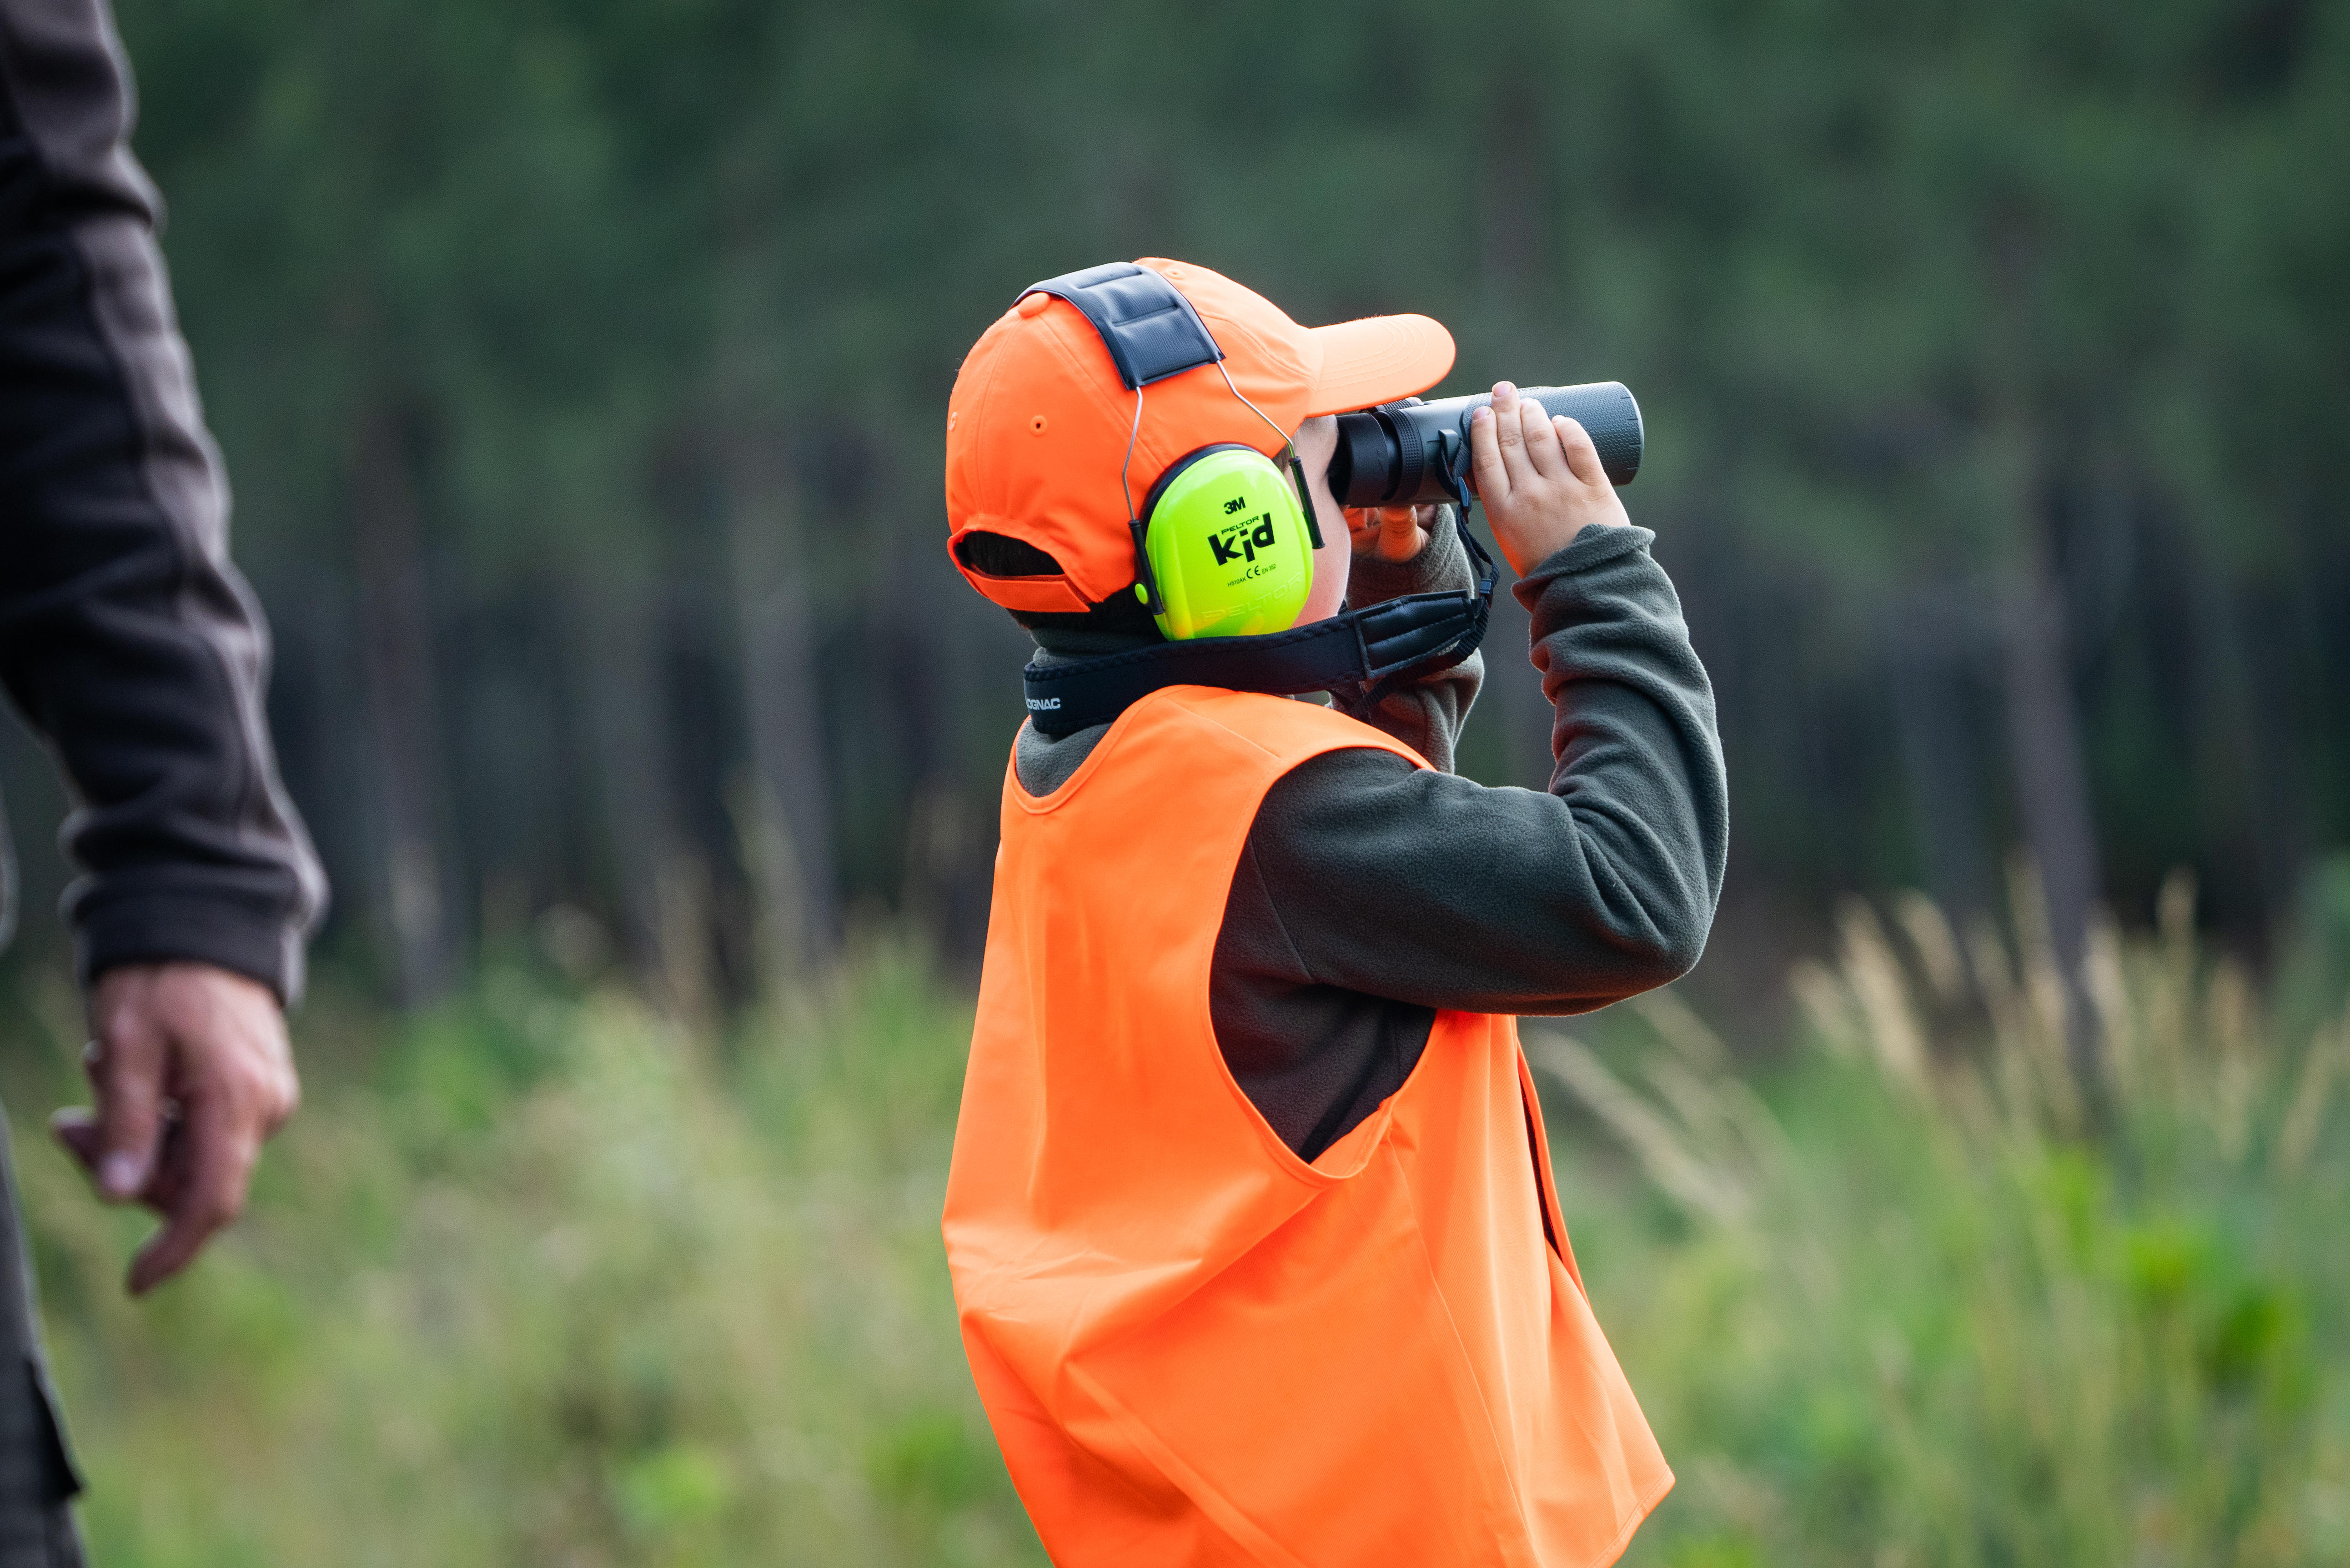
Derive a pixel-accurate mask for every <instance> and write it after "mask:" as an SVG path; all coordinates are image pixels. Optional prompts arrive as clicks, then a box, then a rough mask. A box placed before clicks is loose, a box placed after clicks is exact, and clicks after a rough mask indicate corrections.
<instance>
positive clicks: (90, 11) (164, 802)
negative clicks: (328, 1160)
mask: <svg viewBox="0 0 2350 1568" xmlns="http://www.w3.org/2000/svg"><path fill="white" fill-rule="evenodd" d="M130 118H131V100H130V81H129V75H128V71H127V69H126V67H125V66H124V63H123V59H122V56H121V51H120V45H119V44H118V42H117V41H116V39H115V36H114V32H113V27H112V23H111V19H110V18H109V16H108V15H107V13H106V11H105V10H104V8H103V6H102V5H100V4H99V0H0V684H5V689H6V691H7V692H8V695H9V697H10V698H11V699H12V700H13V701H14V702H15V703H16V707H17V709H18V711H20V712H21V713H22V714H23V715H24V716H25V718H26V721H27V722H29V723H30V724H31V725H32V726H33V728H34V729H36V731H38V732H40V734H41V735H42V736H43V737H44V738H45V739H46V740H47V742H48V744H49V746H50V747H51V749H52V751H53V752H54V753H55V754H56V756H57V759H58V761H59V763H61V764H62V766H63V768H64V770H65V772H66V774H68V778H69V779H70V781H71V784H72V786H73V791H74V794H75V798H76V809H75V811H74V812H73V815H71V817H70V818H69V819H68V823H67V826H66V830H65V843H66V847H67V850H68V853H69V854H70V855H71V856H72V857H73V858H74V859H75V861H76V862H77V863H78V866H79V867H80V869H81V871H82V876H81V877H79V878H78V880H77V881H76V882H75V883H74V885H73V887H72V888H71V889H70V890H69V891H68V895H67V909H68V914H69V916H70V918H71V919H72V920H73V923H74V925H75V928H76V931H77V936H78V948H79V963H80V970H81V973H82V976H83V978H84V980H85V981H92V980H95V979H96V978H97V977H99V975H101V974H102V973H104V972H105V971H109V970H111V969H114V968H117V967H120V966H127V965H133V964H141V963H150V962H155V961H195V962H198V963H202V964H209V965H212V966H215V967H217V968H220V969H225V970H228V971H233V972H234V973H237V974H241V975H244V976H247V977H249V978H251V979H253V980H255V981H259V982H261V983H262V984H263V985H265V986H267V987H268V988H269V989H270V990H271V991H272V992H275V993H276V996H277V997H278V999H279V1000H280V1001H281V1002H283V1001H286V1000H289V999H291V998H292V997H293V996H294V995H295V994H296V992H298V991H299V990H300V987H301V983H302V946H303V941H304V939H305V937H306V936H307V932H308V930H309V929H310V927H311V926H312V924H313V923H314V922H315V921H316V919H317V915H318V913H319V910H320V909H321V908H322V906H323V903H324V899H325V895H326V887H325V880H324V878H323V877H322V876H321V874H320V872H319V868H318V865H317V857H316V856H315V855H314V854H313V853H312V850H311V847H310V845H309V841H308V838H307V836H306V834H305V833H304V831H303V828H302V826H301V823H300V820H299V818H298V817H297V816H296V814H295V812H294V809H293V807H292V805H290V804H289V803H288V801H287V800H286V794H285V791H284V789H283V788H282V786H281V785H280V784H279V782H278V778H277V769H276V760H275V758H274V756H273V754H272V752H271V747H270V742H269V736H268V732H267V729H266V727H265V719H264V714H263V693H264V690H265V684H266V679H267V665H268V639H267V633H266V630H265V627H264V625H263V622H262V618H261V614H260V611H259V609H258V607H256V606H255V603H254V601H253V597H252V595H251V593H250V591H249V590H248V589H247V588H246V587H245V585H244V580H243V579H242V578H241V577H240V576H238V574H237V572H236V569H235V568H234V566H232V565H231V564H230V562H229V559H228V550H227V514H228V493H227V488H226V484H225V482H224V479H223V476H222V472H221V467H220V462H219V458H218V455H217V454H216V452H214V451H213V445H212V441H211V439H210V437H209V436H208V435H207V433H206V431H205V430H204V426H203V417H202V414H201V412H200V410H199V408H198V404H197V400H196V392H195V384H194V379H193V377H192V373H191V370H190V367H189V362H188V355H187V349H186V347H185V345H184V344H183V343H182V340H181V337H180V334H179V329H178V326H177V323H176V320H175V318H174V316H173V312H172V300H171V294H170V290H169V286H168V284H167V282H166V278H165V275H164V269H163V263H162V258H161V254H159V253H158V251H157V249H156V246H155V238H154V232H155V227H156V224H157V222H158V220H159V214H160V202H159V201H158V199H157V197H156V195H155V192H154V190H153V188H152V186H151V184H150V183H149V182H148V180H147V178H146V176H145V175H144V173H143V172H142V171H140V168H139V165H138V163H137V162H136V161H135V160H134V159H133V158H132V156H131V153H130V146H129V133H130Z"/></svg>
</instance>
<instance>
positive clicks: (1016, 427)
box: [947, 256, 1452, 613]
mask: <svg viewBox="0 0 2350 1568" xmlns="http://www.w3.org/2000/svg"><path fill="white" fill-rule="evenodd" d="M1138 265H1142V266H1146V267H1149V269H1151V270H1152V271H1153V272H1156V273H1158V274H1159V275H1160V276H1162V277H1164V278H1166V279H1167V280H1168V281H1169V282H1170V283H1171V284H1173V285H1174V286H1175V287H1176V288H1177V289H1178V290H1179V291H1180V292H1181V294H1182V295H1183V296H1184V297H1185V298H1186V299H1188V300H1189V301H1191V307H1192V308H1193V309H1194V310H1196V311H1197V312H1198V313H1199V315H1200V318H1201V321H1202V322H1203V323H1205V325H1206V326H1207V328H1208V331H1209V332H1210V334H1211V336H1213V337H1214V338H1215V340H1216V344H1217V346H1218V347H1219V348H1222V350H1223V352H1224V360H1223V366H1222V369H1223V370H1228V371H1230V372H1231V373H1232V387H1236V388H1238V389H1240V391H1241V392H1242V393H1243V395H1244V396H1246V397H1247V399H1248V400H1249V402H1253V403H1254V404H1255V405H1256V406H1257V407H1258V408H1259V409H1262V410H1263V411H1264V416H1265V417H1264V418H1263V419H1260V418H1258V417H1257V415H1256V414H1254V413H1252V412H1251V411H1250V410H1249V408H1248V405H1247V404H1246V403H1243V402H1242V401H1241V400H1240V399H1239V398H1235V397H1234V396H1233V395H1232V388H1228V387H1226V386H1225V385H1224V378H1223V375H1222V372H1221V371H1220V370H1219V369H1218V368H1217V367H1216V366H1214V365H1201V366H1198V367H1195V368H1194V369H1189V370H1185V371H1182V372H1181V373H1180V374H1178V375H1174V376H1170V377H1169V378H1168V379H1165V380H1162V381H1158V382H1155V383H1153V384H1151V385H1150V386H1149V387H1147V388H1145V389H1144V390H1143V395H1142V422H1141V428H1140V430H1139V431H1135V424H1134V399H1135V394H1134V393H1132V392H1130V391H1128V389H1127V388H1126V384H1125V381H1124V380H1123V379H1121V378H1120V376H1119V374H1118V366H1117V364H1116V363H1115V362H1114V361H1113V360H1112V359H1111V358H1110V351H1109V348H1108V347H1107V345H1106V344H1105V343H1103V341H1102V339H1101V336H1100V334H1099V333H1097V331H1096V330H1095V329H1094V326H1093V324H1092V323H1091V322H1090V321H1088V320H1087V319H1086V317H1085V315H1084V314H1083V313H1082V312H1081V311H1079V310H1078V309H1077V307H1076V306H1074V305H1072V304H1070V303H1069V302H1068V301H1067V300H1066V299H1061V298H1058V297H1056V296H1053V295H1048V294H1040V293H1035V292H1031V293H1028V294H1024V295H1023V296H1021V297H1020V299H1019V300H1018V301H1017V302H1016V303H1014V306H1012V308H1011V309H1009V310H1007V311H1005V312H1004V313H1003V316H1002V317H999V318H998V319H997V320H996V322H995V324H994V325H993V326H992V327H989V328H988V329H987V330H986V331H985V332H984V333H983V334H981V336H980V339H979V341H978V343H977V344H975V345H974V346H973V347H972V351H971V353H970V355H969V356H968V357H967V358H965V359H964V360H963V362H962V371H961V373H960V374H958V375H957V376H956V377H955V385H954V393H953V395H952V396H951V398H950V399H949V400H948V401H947V526H948V528H949V529H950V530H951V532H950V533H949V535H948V537H947V548H948V552H949V554H950V555H951V556H953V558H954V563H955V567H956V569H957V570H959V571H961V572H962V575H963V576H965V577H968V578H969V579H970V580H971V585H972V587H975V588H977V589H978V590H979V591H980V592H981V593H983V594H985V595H986V596H987V597H989V598H991V599H993V600H994V601H995V602H996V603H997V604H1000V605H1002V606H1003V607H1005V608H1006V609H1013V610H1022V611H1026V612H1030V613H1050V612H1055V611H1059V612H1069V613H1076V612H1082V611H1084V610H1086V609H1087V608H1089V607H1092V606H1094V605H1097V604H1099V603H1101V602H1103V601H1104V600H1106V599H1107V598H1109V597H1111V596H1112V595H1115V594H1118V593H1122V592H1124V591H1125V590H1127V589H1128V588H1129V587H1132V585H1133V584H1134V581H1135V560H1134V535H1133V534H1132V532H1131V531H1130V530H1129V529H1128V525H1127V524H1128V518H1129V516H1131V515H1132V514H1131V513H1130V512H1129V511H1128V499H1127V495H1126V493H1123V492H1121V489H1120V486H1119V483H1118V471H1119V465H1120V464H1121V463H1122V462H1125V461H1126V455H1127V439H1128V432H1129V431H1135V434H1134V457H1133V461H1132V462H1131V463H1130V464H1129V465H1128V467H1127V470H1126V489H1127V490H1128V491H1130V492H1131V493H1132V495H1133V501H1132V503H1131V504H1132V505H1133V506H1135V507H1139V506H1140V505H1141V504H1142V500H1143V497H1144V496H1145V495H1147V494H1148V493H1149V490H1150V487H1151V485H1152V484H1153V483H1156V482H1157V480H1158V478H1159V475H1160V474H1161V473H1163V472H1166V470H1167V469H1168V468H1169V467H1170V465H1171V464H1173V463H1174V462H1175V461H1176V459H1178V458H1180V457H1181V456H1183V455H1184V454H1185V453H1186V452H1195V451H1197V450H1198V449H1200V448H1201V447H1203V446H1209V445H1212V444H1214V443H1216V442H1220V441H1233V442H1237V443H1239V444H1241V445H1243V446H1251V447H1254V448H1255V449H1256V450H1257V451H1259V452H1263V453H1265V454H1266V455H1267V456H1271V457H1277V456H1278V455H1279V454H1280V452H1282V450H1283V448H1284V445H1285V441H1284V437H1285V436H1287V435H1288V434H1289V433H1291V432H1294V431H1295V430H1296V429H1297V427H1298V426H1299V425H1300V424H1302V423H1304V422H1305V421H1307V420H1309V419H1312V418H1314V417H1315V415H1317V414H1337V413H1345V412H1347V411H1348V410H1354V409H1367V408H1369V407H1371V406H1372V405H1373V404H1375V403H1385V402H1392V401H1394V400H1396V399H1398V398H1405V397H1409V396H1411V395H1412V394H1413V393H1416V392H1421V391H1425V390H1427V389H1429V388H1430V387H1432V386H1434V385H1435V384H1436V383H1437V382H1439V381H1440V380H1442V379H1444V374H1445V372H1446V371H1448V370H1450V369H1451V368H1452V335H1451V333H1449V332H1447V331H1445V329H1444V328H1443V327H1441V326H1440V325H1438V324H1437V323H1436V322H1434V321H1431V320H1430V319H1429V318H1428V317H1425V316H1374V317H1367V318H1365V319H1363V320H1360V321H1347V322H1341V323H1339V324H1338V325H1337V326H1335V327H1300V326H1298V325H1297V323H1295V321H1292V320H1291V319H1290V318H1289V317H1287V316H1285V315H1284V314H1283V313H1282V311H1281V310H1280V308H1279V307H1278V306H1275V305H1274V303H1273V302H1272V301H1271V300H1269V299H1266V298H1265V297H1264V296H1263V295H1260V294H1257V293H1255V292H1253V291H1252V290H1250V289H1246V288H1243V287H1242V286H1240V285H1239V284H1236V283H1234V282H1233V281H1232V279H1230V278H1228V277H1225V276H1223V275H1221V274H1218V273H1213V272H1211V271H1209V270H1208V269H1207V268H1206V267H1203V266H1194V265H1191V263H1189V262H1171V261H1166V260H1163V259H1161V258H1159V257H1156V256H1145V257H1143V258H1142V259H1141V261H1140V262H1139V264H1138ZM1267 420H1270V421H1272V424H1268V423H1267V422H1266V421H1267ZM1273 425H1278V426H1280V427H1281V428H1280V431H1278V432H1276V431H1274V429H1273ZM974 534H1000V535H1007V536H1009V537H1011V538H1013V539H1016V540H1019V541H1020V542H1021V543H1023V544H1025V545H1031V546H1033V547H1035V549H1038V550H1041V551H1043V552H1044V553H1045V555H1047V556H1051V557H1052V558H1053V561H1054V562H1055V563H1057V564H1058V565H1059V566H1060V570H1059V571H1058V572H1057V573H1045V574H1040V575H1035V576H991V575H989V574H987V573H985V572H981V571H977V570H974V569H973V568H972V566H969V565H968V564H966V563H965V562H964V560H963V559H962V551H961V550H960V549H958V548H957V546H959V545H962V542H963V541H964V540H965V539H966V538H967V537H968V536H970V535H974Z"/></svg>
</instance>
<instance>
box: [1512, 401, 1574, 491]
mask: <svg viewBox="0 0 2350 1568" xmlns="http://www.w3.org/2000/svg"><path fill="white" fill-rule="evenodd" d="M1518 408H1519V410H1520V413H1521V416H1522V419H1523V423H1524V425H1525V433H1526V461H1527V462H1529V463H1531V464H1533V465H1534V472H1536V473H1539V474H1541V475H1542V476H1543V477H1544V479H1547V480H1550V481H1552V482H1553V483H1556V482H1558V481H1560V480H1564V479H1565V478H1566V477H1567V472H1568V469H1567V463H1566V453H1565V452H1563V451H1561V450H1560V448H1559V441H1558V431H1556V430H1555V429H1553V428H1552V426H1551V420H1550V414H1549V413H1548V411H1546V410H1544V408H1543V406H1542V405H1541V404H1540V403H1537V402H1535V401H1534V400H1532V399H1528V400H1526V401H1524V402H1523V403H1520V404H1519V405H1518Z"/></svg>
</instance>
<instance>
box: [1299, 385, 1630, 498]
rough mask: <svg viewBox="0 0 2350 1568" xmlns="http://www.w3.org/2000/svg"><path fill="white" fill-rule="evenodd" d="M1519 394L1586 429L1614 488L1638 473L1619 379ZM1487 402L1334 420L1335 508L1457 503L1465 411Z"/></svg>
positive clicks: (1485, 396)
mask: <svg viewBox="0 0 2350 1568" xmlns="http://www.w3.org/2000/svg"><path fill="white" fill-rule="evenodd" d="M1518 396H1519V397H1520V398H1522V399H1524V400H1527V401H1529V402H1536V403H1540V404H1541V405H1542V406H1543V408H1544V410H1545V411H1546V412H1548V413H1550V414H1551V415H1553V416H1554V417H1555V416H1557V415H1560V414H1564V415H1565V416H1566V417H1567V418H1568V419H1571V420H1573V421H1575V422H1576V423H1578V424H1580V425H1581V426H1582V427H1583V428H1584V429H1585V430H1586V431H1588V432H1590V435H1591V442H1592V444H1593V445H1594V446H1596V447H1597V448H1598V449H1599V464H1600V466H1601V467H1602V468H1604V469H1606V470H1607V480H1608V483H1611V484H1615V485H1617V486H1618V487H1621V486H1623V485H1627V484H1629V483H1632V479H1633V476H1634V475H1636V474H1638V472H1640V448H1641V441H1642V436H1641V431H1640V405H1639V404H1638V403H1637V402H1635V401H1633V400H1632V394H1631V391H1630V390H1629V389H1627V387H1626V386H1625V385H1624V383H1623V382H1621V381H1594V382H1591V383H1589V384H1587V385H1585V386H1580V387H1523V388H1521V389H1519V391H1518ZM1492 400H1493V397H1492V393H1490V392H1485V393H1480V394H1479V395H1478V396H1476V397H1473V398H1440V399H1438V400H1436V401H1435V402H1432V403H1424V402H1421V401H1420V400H1419V399H1418V398H1406V399H1405V400H1403V401H1401V402H1399V403H1382V404H1381V405H1379V406H1378V408H1376V409H1372V410H1368V411H1367V412H1364V413H1358V414H1341V415H1340V416H1339V417H1338V451H1337V453H1336V456H1334V457H1332V458H1331V460H1330V493H1331V494H1333V495H1335V496H1336V497H1337V500H1338V504H1340V505H1341V506H1412V505H1419V504H1422V503H1425V502H1436V501H1459V500H1461V498H1462V497H1463V495H1464V494H1465V493H1467V492H1468V491H1470V490H1472V489H1474V488H1475V486H1474V485H1473V483H1471V475H1470V472H1469V416H1470V413H1471V411H1472V410H1477V409H1482V408H1483V407H1484V406H1486V405H1487V404H1488V403H1491V402H1492Z"/></svg>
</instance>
